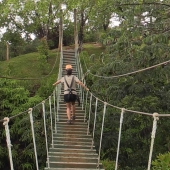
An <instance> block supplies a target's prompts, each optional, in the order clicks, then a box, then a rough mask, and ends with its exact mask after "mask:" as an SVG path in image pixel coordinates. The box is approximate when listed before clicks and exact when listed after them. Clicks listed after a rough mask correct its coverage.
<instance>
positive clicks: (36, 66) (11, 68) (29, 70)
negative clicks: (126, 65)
mask: <svg viewBox="0 0 170 170" xmlns="http://www.w3.org/2000/svg"><path fill="white" fill-rule="evenodd" d="M72 48H73V46H69V47H68V46H67V47H64V49H72ZM103 50H104V49H103V48H102V47H100V46H99V45H98V44H96V43H88V44H84V45H83V51H86V53H87V54H88V56H90V55H91V54H95V55H96V56H98V55H99V54H100V53H101V52H102V51H103ZM59 60H60V55H59V54H58V52H57V49H55V50H51V51H50V52H49V59H48V62H47V63H46V64H44V65H43V66H42V61H41V60H40V59H39V54H38V53H29V54H25V55H20V56H17V57H15V58H12V59H10V60H9V61H1V62H0V77H7V78H12V79H16V80H18V79H28V80H19V82H20V83H21V84H22V85H24V86H25V87H27V89H28V90H29V91H31V93H33V94H34V93H35V91H37V90H38V89H39V87H40V86H43V87H44V88H42V89H43V90H45V89H46V87H47V86H50V85H52V83H53V82H54V81H56V80H57V76H58V70H59ZM53 67H54V69H53ZM52 88H53V87H52Z"/></svg>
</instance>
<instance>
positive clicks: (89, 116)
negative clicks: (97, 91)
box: [87, 93, 93, 135]
mask: <svg viewBox="0 0 170 170" xmlns="http://www.w3.org/2000/svg"><path fill="white" fill-rule="evenodd" d="M92 97H93V96H92V93H91V96H90V108H89V117H88V128H87V135H88V134H89V127H90V116H91V104H92Z"/></svg>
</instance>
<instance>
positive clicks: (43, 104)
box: [42, 101, 50, 168]
mask: <svg viewBox="0 0 170 170" xmlns="http://www.w3.org/2000/svg"><path fill="white" fill-rule="evenodd" d="M42 109H43V119H44V132H45V143H46V151H47V164H48V168H50V163H49V155H48V140H47V128H46V113H45V101H43V102H42Z"/></svg>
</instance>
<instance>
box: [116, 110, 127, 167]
mask: <svg viewBox="0 0 170 170" xmlns="http://www.w3.org/2000/svg"><path fill="white" fill-rule="evenodd" d="M121 110H122V111H121V115H120V127H119V137H118V145H117V155H116V164H115V170H117V168H118V160H119V149H120V139H121V133H122V124H123V114H124V111H125V109H124V108H122V109H121Z"/></svg>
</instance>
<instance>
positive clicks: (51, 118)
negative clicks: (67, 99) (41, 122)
mask: <svg viewBox="0 0 170 170" xmlns="http://www.w3.org/2000/svg"><path fill="white" fill-rule="evenodd" d="M54 94H55V93H54ZM49 105H50V120H51V142H52V148H54V140H53V117H52V109H51V96H49Z"/></svg>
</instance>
